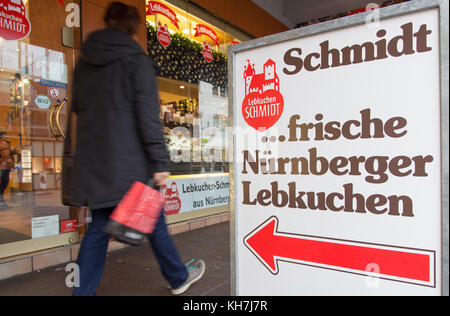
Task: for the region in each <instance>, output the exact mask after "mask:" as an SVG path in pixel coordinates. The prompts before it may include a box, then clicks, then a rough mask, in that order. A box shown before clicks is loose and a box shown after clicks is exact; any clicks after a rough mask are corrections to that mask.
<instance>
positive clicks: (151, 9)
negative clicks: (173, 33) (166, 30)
mask: <svg viewBox="0 0 450 316" xmlns="http://www.w3.org/2000/svg"><path fill="white" fill-rule="evenodd" d="M156 14H161V15H163V16H165V17H166V18H168V19H169V20H170V22H171V23H172V24H173V25H175V26H176V28H177V29H179V28H180V27H179V26H178V23H179V22H180V21H179V20H178V17H177V14H176V13H175V12H174V11H173V10H172V9H170V8H169V7H168V6H166V5H164V4H162V3H161V2H158V1H149V3H148V5H147V15H156Z"/></svg>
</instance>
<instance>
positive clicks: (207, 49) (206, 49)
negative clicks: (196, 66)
mask: <svg viewBox="0 0 450 316" xmlns="http://www.w3.org/2000/svg"><path fill="white" fill-rule="evenodd" d="M203 58H204V59H205V60H206V62H208V63H210V62H212V61H213V60H214V54H213V52H212V48H211V45H210V44H208V43H206V42H205V41H203Z"/></svg>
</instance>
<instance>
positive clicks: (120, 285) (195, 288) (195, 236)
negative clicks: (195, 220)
mask: <svg viewBox="0 0 450 316" xmlns="http://www.w3.org/2000/svg"><path fill="white" fill-rule="evenodd" d="M173 239H174V241H175V244H176V246H177V248H178V251H179V252H180V255H181V257H182V259H183V260H184V261H186V262H187V261H189V260H190V259H192V258H201V259H203V260H205V262H206V273H205V275H204V277H203V279H202V280H200V281H199V282H198V283H195V284H194V285H192V286H191V288H190V289H189V290H188V291H187V292H186V293H185V294H184V295H185V296H229V295H230V243H229V239H230V238H229V222H227V223H221V224H217V225H213V226H208V227H205V228H201V229H198V230H194V231H189V232H186V233H183V234H179V235H175V236H173ZM65 266H66V265H63V266H57V267H53V268H48V269H45V270H41V271H40V272H33V273H30V274H26V275H22V276H18V277H15V278H11V279H8V280H4V281H0V296H70V295H71V294H72V290H71V289H69V288H67V287H66V285H65V280H66V277H67V275H68V273H67V272H66V271H65V270H64V268H65ZM97 295H98V296H167V295H171V292H170V290H169V289H168V285H167V283H166V281H165V280H164V278H163V277H162V275H161V273H160V270H159V266H158V263H157V262H156V259H155V256H154V255H153V252H152V250H151V248H150V247H144V248H125V249H122V250H118V251H115V252H112V253H110V254H109V255H108V259H107V262H106V268H105V273H104V275H103V280H102V283H101V284H100V287H99V288H98V290H97Z"/></svg>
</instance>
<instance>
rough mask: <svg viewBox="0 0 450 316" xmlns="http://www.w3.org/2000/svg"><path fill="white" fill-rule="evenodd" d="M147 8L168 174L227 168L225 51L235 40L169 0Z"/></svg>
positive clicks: (218, 170)
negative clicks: (169, 169) (167, 156)
mask: <svg viewBox="0 0 450 316" xmlns="http://www.w3.org/2000/svg"><path fill="white" fill-rule="evenodd" d="M147 7H148V12H147V34H148V51H149V55H150V57H151V58H152V59H153V61H154V62H155V64H156V66H157V68H158V72H159V73H158V85H159V90H160V96H161V120H162V122H163V126H164V134H165V137H166V143H167V146H168V149H169V151H170V154H171V173H172V174H174V175H186V174H201V173H223V172H228V169H229V168H228V163H227V159H226V157H227V152H226V150H227V146H226V141H227V139H226V126H227V125H228V102H227V86H228V70H227V63H228V58H227V55H226V52H227V47H228V46H229V45H232V44H235V43H238V42H239V40H238V39H236V38H234V37H233V36H231V35H229V34H228V33H226V32H224V31H222V30H220V29H218V28H216V27H214V26H213V25H211V24H209V23H207V22H205V21H203V20H201V19H199V18H197V17H195V16H193V15H190V14H188V13H186V12H185V11H183V10H181V9H179V8H177V7H175V6H172V5H170V4H169V3H168V2H165V1H149V2H148V4H147ZM161 8H162V9H161ZM158 10H159V11H158ZM173 15H176V20H175V19H174V18H173Z"/></svg>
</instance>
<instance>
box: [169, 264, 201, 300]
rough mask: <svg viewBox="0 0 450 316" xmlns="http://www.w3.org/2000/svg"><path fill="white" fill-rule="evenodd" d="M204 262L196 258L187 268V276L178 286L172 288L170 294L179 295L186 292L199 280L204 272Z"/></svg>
mask: <svg viewBox="0 0 450 316" xmlns="http://www.w3.org/2000/svg"><path fill="white" fill-rule="evenodd" d="M205 270H206V264H205V262H204V261H203V260H197V261H196V262H195V264H194V265H192V266H190V267H189V269H188V273H189V276H188V278H187V280H186V282H184V283H183V284H182V285H181V286H180V287H179V288H176V289H172V294H174V295H180V294H183V293H184V292H186V291H187V290H188V289H189V287H190V286H191V285H192V284H194V283H195V282H197V281H198V280H200V279H201V278H202V277H203V274H205Z"/></svg>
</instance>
